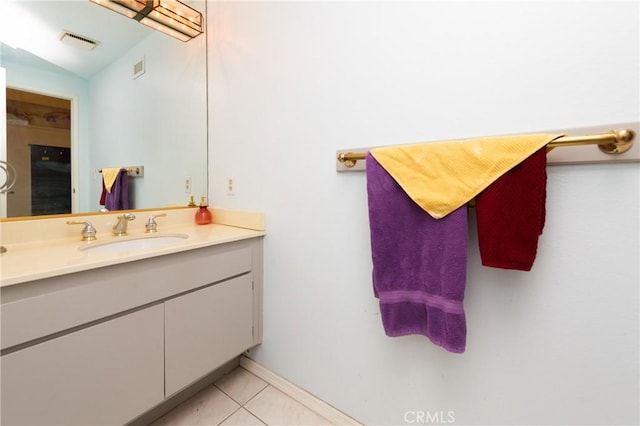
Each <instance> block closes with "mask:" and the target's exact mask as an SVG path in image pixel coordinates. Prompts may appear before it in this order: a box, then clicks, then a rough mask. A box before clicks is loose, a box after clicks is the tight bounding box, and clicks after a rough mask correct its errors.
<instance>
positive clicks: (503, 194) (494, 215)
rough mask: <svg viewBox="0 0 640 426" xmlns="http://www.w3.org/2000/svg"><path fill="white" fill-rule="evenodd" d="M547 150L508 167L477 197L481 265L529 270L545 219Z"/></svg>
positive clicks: (539, 151) (543, 149)
mask: <svg viewBox="0 0 640 426" xmlns="http://www.w3.org/2000/svg"><path fill="white" fill-rule="evenodd" d="M546 185H547V149H546V148H542V149H539V150H538V151H537V152H535V153H534V154H533V155H531V156H530V157H529V158H527V159H526V160H524V161H523V162H522V163H520V164H518V165H517V166H515V167H514V168H513V169H511V170H509V171H508V172H507V173H505V174H504V175H502V176H501V177H500V178H499V179H498V180H496V181H495V182H493V183H492V184H491V185H489V187H488V188H487V189H485V190H484V191H482V192H481V193H480V194H478V196H477V197H476V216H477V221H478V245H479V247H480V257H481V259H482V264H483V265H485V266H491V267H494V268H505V269H518V270H521V271H530V270H531V267H532V266H533V262H534V260H535V258H536V252H537V249H538V237H539V236H540V234H542V229H543V228H544V221H545V199H546Z"/></svg>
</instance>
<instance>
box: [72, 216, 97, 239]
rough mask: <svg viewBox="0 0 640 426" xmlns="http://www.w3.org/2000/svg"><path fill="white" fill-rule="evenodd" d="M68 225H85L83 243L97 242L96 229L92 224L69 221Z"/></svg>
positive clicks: (82, 232)
mask: <svg viewBox="0 0 640 426" xmlns="http://www.w3.org/2000/svg"><path fill="white" fill-rule="evenodd" d="M67 225H84V228H82V231H81V232H80V235H82V238H81V240H82V241H93V240H97V238H96V228H94V227H93V225H92V224H91V222H83V221H72V220H68V221H67Z"/></svg>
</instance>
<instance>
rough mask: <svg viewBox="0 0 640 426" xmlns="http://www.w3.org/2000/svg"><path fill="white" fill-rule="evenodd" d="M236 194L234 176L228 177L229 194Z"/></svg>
mask: <svg viewBox="0 0 640 426" xmlns="http://www.w3.org/2000/svg"><path fill="white" fill-rule="evenodd" d="M235 194H236V183H235V181H234V179H233V177H232V176H229V177H228V178H227V195H235Z"/></svg>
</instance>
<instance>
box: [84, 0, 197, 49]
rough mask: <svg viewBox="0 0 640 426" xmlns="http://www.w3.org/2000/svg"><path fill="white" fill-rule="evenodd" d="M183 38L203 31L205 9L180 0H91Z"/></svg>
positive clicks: (190, 37) (173, 35)
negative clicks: (196, 7) (199, 10)
mask: <svg viewBox="0 0 640 426" xmlns="http://www.w3.org/2000/svg"><path fill="white" fill-rule="evenodd" d="M91 1H92V2H93V3H96V4H99V5H100V6H103V7H106V8H107V9H111V10H113V11H114V12H117V13H119V14H121V15H124V16H127V17H129V18H131V19H135V20H136V21H138V22H140V23H141V24H144V25H146V26H148V27H151V28H153V29H154V30H158V31H161V32H163V33H165V34H167V35H170V36H171V37H175V38H177V39H179V40H182V41H189V40H191V39H192V38H194V37H197V36H198V35H200V34H202V33H203V26H204V18H203V17H202V13H200V12H198V11H197V10H195V9H193V8H191V7H189V6H187V5H186V4H184V3H182V2H180V1H178V0H91Z"/></svg>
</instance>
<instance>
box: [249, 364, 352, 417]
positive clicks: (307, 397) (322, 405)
mask: <svg viewBox="0 0 640 426" xmlns="http://www.w3.org/2000/svg"><path fill="white" fill-rule="evenodd" d="M240 366H241V367H243V368H244V369H245V370H247V371H249V372H250V373H253V374H255V375H256V376H258V377H260V378H261V379H262V380H264V381H265V382H267V383H269V384H270V385H272V386H273V387H275V388H277V389H278V390H280V391H282V392H284V393H285V394H287V395H289V396H290V397H291V398H293V399H295V400H296V401H298V402H300V403H301V404H303V405H305V406H306V407H307V408H309V409H310V410H313V411H315V412H316V413H318V414H319V415H321V416H322V417H324V418H325V419H327V420H329V421H330V422H331V423H332V424H334V425H361V423H358V422H357V421H355V420H354V419H352V418H351V417H349V416H347V415H346V414H344V413H343V412H342V411H340V410H338V409H336V408H334V407H332V406H331V405H329V404H327V403H326V402H324V401H321V400H319V399H318V398H316V397H315V396H313V395H311V394H310V393H309V392H307V391H305V390H304V389H301V388H299V387H298V386H296V385H294V384H293V383H291V382H290V381H288V380H286V379H284V378H283V377H280V376H278V375H277V374H275V373H274V372H272V371H271V370H269V369H267V368H266V367H264V366H262V365H260V364H258V363H257V362H255V361H254V360H252V359H250V358H247V357H246V356H244V355H243V356H241V357H240Z"/></svg>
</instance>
